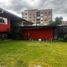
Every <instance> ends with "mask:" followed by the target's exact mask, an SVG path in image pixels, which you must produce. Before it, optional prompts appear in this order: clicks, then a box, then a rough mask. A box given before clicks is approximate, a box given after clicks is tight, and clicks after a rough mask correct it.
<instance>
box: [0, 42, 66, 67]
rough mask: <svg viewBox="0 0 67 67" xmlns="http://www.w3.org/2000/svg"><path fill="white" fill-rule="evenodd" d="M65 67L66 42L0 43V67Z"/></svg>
mask: <svg viewBox="0 0 67 67" xmlns="http://www.w3.org/2000/svg"><path fill="white" fill-rule="evenodd" d="M37 65H40V66H41V67H67V42H37V41H32V42H31V41H0V67H38V66H37Z"/></svg>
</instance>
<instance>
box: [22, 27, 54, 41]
mask: <svg viewBox="0 0 67 67" xmlns="http://www.w3.org/2000/svg"><path fill="white" fill-rule="evenodd" d="M22 38H23V39H43V40H52V39H54V33H53V28H50V27H47V28H38V29H34V28H33V29H23V30H22Z"/></svg>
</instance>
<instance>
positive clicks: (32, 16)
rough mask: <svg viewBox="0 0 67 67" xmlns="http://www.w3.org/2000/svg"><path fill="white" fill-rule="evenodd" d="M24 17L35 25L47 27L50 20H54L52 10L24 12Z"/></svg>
mask: <svg viewBox="0 0 67 67" xmlns="http://www.w3.org/2000/svg"><path fill="white" fill-rule="evenodd" d="M22 17H23V18H24V19H26V20H28V21H30V22H33V23H34V24H44V25H47V24H48V23H49V21H50V20H52V9H44V10H37V9H30V10H25V11H24V12H22Z"/></svg>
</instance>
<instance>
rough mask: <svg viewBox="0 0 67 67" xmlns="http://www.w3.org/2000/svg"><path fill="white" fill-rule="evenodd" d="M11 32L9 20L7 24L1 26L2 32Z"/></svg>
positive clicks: (0, 30)
mask: <svg viewBox="0 0 67 67" xmlns="http://www.w3.org/2000/svg"><path fill="white" fill-rule="evenodd" d="M9 31H10V21H9V19H8V22H7V24H0V32H9Z"/></svg>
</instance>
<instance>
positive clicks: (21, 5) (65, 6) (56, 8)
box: [0, 0, 67, 20]
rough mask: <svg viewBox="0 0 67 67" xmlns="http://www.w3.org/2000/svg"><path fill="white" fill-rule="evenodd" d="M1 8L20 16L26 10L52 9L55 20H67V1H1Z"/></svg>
mask: <svg viewBox="0 0 67 67" xmlns="http://www.w3.org/2000/svg"><path fill="white" fill-rule="evenodd" d="M0 7H1V8H3V9H6V10H8V11H10V12H12V13H14V14H16V13H18V14H17V15H19V16H21V13H22V11H24V10H26V9H52V10H53V18H55V17H56V16H62V17H63V18H64V20H67V0H0Z"/></svg>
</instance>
